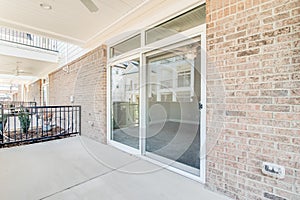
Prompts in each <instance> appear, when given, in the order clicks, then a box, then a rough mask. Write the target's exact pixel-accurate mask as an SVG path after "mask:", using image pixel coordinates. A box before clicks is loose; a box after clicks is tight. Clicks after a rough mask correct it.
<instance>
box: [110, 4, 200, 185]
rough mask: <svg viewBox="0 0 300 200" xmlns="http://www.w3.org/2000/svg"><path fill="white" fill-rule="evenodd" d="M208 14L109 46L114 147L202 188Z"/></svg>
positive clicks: (190, 15)
mask: <svg viewBox="0 0 300 200" xmlns="http://www.w3.org/2000/svg"><path fill="white" fill-rule="evenodd" d="M205 13H206V11H205V4H201V5H198V6H194V7H193V8H191V9H190V10H182V12H181V13H180V14H178V15H177V16H174V17H173V18H171V19H168V20H165V21H162V22H161V23H160V24H157V25H154V26H152V27H149V28H148V27H146V28H145V29H143V30H142V31H140V32H134V33H133V34H132V35H127V36H124V38H123V39H121V40H120V38H115V39H114V40H112V42H111V43H110V44H108V45H109V50H108V51H109V52H110V53H109V58H108V65H109V66H110V68H109V69H110V70H108V74H107V75H108V80H109V81H108V86H109V87H108V88H110V90H109V91H108V104H107V106H108V110H109V112H108V113H109V118H108V121H107V122H108V130H110V134H109V136H108V143H109V144H112V145H114V146H115V147H117V148H120V149H122V150H124V151H127V152H129V153H132V154H137V155H142V156H143V157H144V158H147V159H148V158H150V159H149V160H150V161H153V162H155V163H159V164H162V165H167V166H170V169H171V170H174V171H177V172H179V173H181V174H183V175H186V176H189V177H192V178H194V179H197V180H200V181H202V182H205V153H206V152H205V118H206V114H205V113H206V111H205V105H206V102H205V94H206V88H205V80H204V79H202V78H201V75H202V76H204V77H205V65H206V57H205V53H204V52H205V49H206V35H205V33H206V24H205V18H206V15H205ZM202 104H203V106H202ZM202 107H204V109H203V110H201V109H202ZM200 122H201V123H200ZM157 161H158V162H157ZM191 175H192V176H191Z"/></svg>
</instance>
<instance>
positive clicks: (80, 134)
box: [79, 106, 81, 135]
mask: <svg viewBox="0 0 300 200" xmlns="http://www.w3.org/2000/svg"><path fill="white" fill-rule="evenodd" d="M79 135H81V106H79Z"/></svg>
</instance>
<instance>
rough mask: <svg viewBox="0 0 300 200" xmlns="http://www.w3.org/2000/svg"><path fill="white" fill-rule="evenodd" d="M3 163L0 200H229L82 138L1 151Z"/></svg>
mask: <svg viewBox="0 0 300 200" xmlns="http://www.w3.org/2000/svg"><path fill="white" fill-rule="evenodd" d="M0 162H1V165H0V172H1V173H0V188H1V191H2V192H1V199H10V200H18V199H45V200H51V199H53V200H54V199H55V200H57V199H72V200H77V199H78V200H81V199H88V200H93V199H95V200H96V199H97V200H98V199H110V200H121V199H122V200H140V199H149V200H150V199H151V200H152V199H156V200H166V199H173V200H179V199H189V200H193V199H210V200H225V199H228V198H226V197H223V196H220V195H218V194H216V193H213V192H211V191H208V190H207V189H205V188H204V187H203V186H202V185H200V184H198V183H197V182H195V181H193V180H191V179H188V178H185V177H183V176H181V175H178V174H176V173H173V172H171V171H168V170H167V169H165V168H162V167H159V166H157V165H154V164H152V163H150V162H148V161H145V160H143V159H141V158H139V157H136V156H133V155H130V154H127V153H124V152H121V151H119V150H117V149H114V148H112V147H110V146H107V145H104V144H100V143H97V142H95V141H94V140H90V139H88V138H86V137H83V136H77V137H72V138H66V139H62V140H57V141H50V142H44V143H39V144H32V145H26V146H19V147H13V148H9V149H0Z"/></svg>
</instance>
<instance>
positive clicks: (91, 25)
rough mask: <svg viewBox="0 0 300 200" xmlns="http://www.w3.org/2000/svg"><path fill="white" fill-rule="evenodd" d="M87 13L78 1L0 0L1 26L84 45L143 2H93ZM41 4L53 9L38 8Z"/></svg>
mask: <svg viewBox="0 0 300 200" xmlns="http://www.w3.org/2000/svg"><path fill="white" fill-rule="evenodd" d="M92 1H93V2H94V4H95V5H96V6H97V7H98V8H99V10H98V11H97V12H90V11H89V10H88V9H87V7H85V6H84V5H83V3H82V2H81V1H80V0H9V1H8V0H0V25H2V26H3V25H4V26H8V27H12V28H16V29H20V30H24V31H28V32H32V33H35V34H43V35H46V36H49V37H53V38H56V39H60V40H62V41H68V42H70V43H74V44H78V45H84V44H85V43H86V42H87V41H88V40H89V39H90V38H93V37H95V36H96V35H97V34H98V33H100V32H101V31H103V30H104V29H106V28H107V27H109V26H110V25H111V24H113V23H114V22H116V21H117V20H118V19H120V18H121V17H122V16H124V15H126V14H127V13H129V12H130V11H132V10H133V9H135V8H136V7H137V6H139V5H141V4H142V3H143V2H144V1H145V0H92ZM41 3H47V4H49V5H51V6H52V9H51V10H45V9H43V8H41V6H40V4H41Z"/></svg>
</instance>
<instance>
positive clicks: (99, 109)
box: [49, 46, 106, 142]
mask: <svg viewBox="0 0 300 200" xmlns="http://www.w3.org/2000/svg"><path fill="white" fill-rule="evenodd" d="M68 66H69V67H68V69H67V66H64V67H62V68H61V69H59V70H58V71H56V72H54V73H52V74H50V75H49V101H50V105H70V104H71V102H70V96H73V97H74V104H75V105H81V109H82V111H81V119H82V123H81V126H82V135H85V136H88V137H90V138H93V139H95V140H97V141H101V142H106V47H105V46H100V47H98V48H96V49H94V50H92V51H90V52H89V53H87V54H85V55H84V56H82V57H80V58H78V59H76V60H75V61H73V62H72V63H69V65H68Z"/></svg>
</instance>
